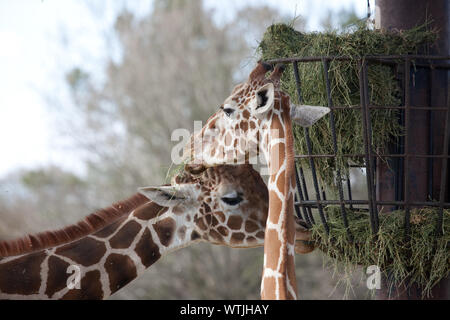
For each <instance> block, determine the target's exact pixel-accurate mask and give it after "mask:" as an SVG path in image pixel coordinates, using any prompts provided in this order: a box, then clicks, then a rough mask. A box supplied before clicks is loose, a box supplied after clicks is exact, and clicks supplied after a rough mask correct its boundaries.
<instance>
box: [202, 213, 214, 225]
mask: <svg viewBox="0 0 450 320" xmlns="http://www.w3.org/2000/svg"><path fill="white" fill-rule="evenodd" d="M203 219H204V220H205V224H206V225H207V226H210V225H211V223H212V216H211V215H210V214H207V215H205V216H204V218H203Z"/></svg>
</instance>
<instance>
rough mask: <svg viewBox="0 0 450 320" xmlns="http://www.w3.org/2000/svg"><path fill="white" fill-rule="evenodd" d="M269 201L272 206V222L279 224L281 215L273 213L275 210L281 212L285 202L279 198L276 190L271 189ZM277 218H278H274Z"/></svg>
mask: <svg viewBox="0 0 450 320" xmlns="http://www.w3.org/2000/svg"><path fill="white" fill-rule="evenodd" d="M269 203H270V208H269V212H270V213H269V218H268V219H270V222H272V223H273V224H278V220H279V218H280V216H279V215H274V214H271V213H273V212H276V213H277V212H281V208H282V207H283V203H282V201H281V199H280V198H278V195H277V194H276V193H275V191H270V192H269ZM274 219H276V220H274Z"/></svg>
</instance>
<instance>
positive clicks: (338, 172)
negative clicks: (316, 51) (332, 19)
mask: <svg viewBox="0 0 450 320" xmlns="http://www.w3.org/2000/svg"><path fill="white" fill-rule="evenodd" d="M322 64H323V72H324V76H325V83H326V88H327V98H328V107H329V108H332V107H333V99H332V98H331V86H330V79H329V75H328V69H329V68H328V67H329V66H328V60H326V59H322ZM330 128H331V135H332V137H333V150H334V154H335V156H338V148H337V138H336V127H335V122H334V111H333V109H331V111H330ZM336 163H337V162H336ZM336 175H337V186H338V191H339V201H340V205H341V213H342V221H343V223H344V227H345V228H346V229H347V235H348V236H349V238H350V239H351V234H350V229H349V228H348V219H347V212H346V210H345V205H344V191H343V188H342V177H341V169H340V168H339V165H337V166H336Z"/></svg>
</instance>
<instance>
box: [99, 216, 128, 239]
mask: <svg viewBox="0 0 450 320" xmlns="http://www.w3.org/2000/svg"><path fill="white" fill-rule="evenodd" d="M126 219H127V217H126V216H125V217H122V218H120V219H119V220H117V221H116V222H114V223H112V224H110V225H109V226H106V227H104V228H103V229H101V230H100V231H98V232H96V233H94V236H96V237H99V238H106V237H109V236H110V235H112V234H113V233H114V232H115V231H116V230H117V228H118V227H120V225H121V224H122V223H123V222H124V221H125V220H126Z"/></svg>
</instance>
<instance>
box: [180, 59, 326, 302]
mask: <svg viewBox="0 0 450 320" xmlns="http://www.w3.org/2000/svg"><path fill="white" fill-rule="evenodd" d="M283 70H284V66H283V65H282V64H278V65H276V66H275V68H272V66H271V65H269V64H267V63H263V62H258V64H257V66H256V67H255V68H254V70H253V71H252V72H251V73H250V75H249V77H248V80H247V81H246V82H244V83H241V84H239V85H237V86H236V87H235V88H234V89H233V91H232V93H231V95H230V96H229V97H228V98H226V99H225V101H224V103H223V104H222V105H221V106H220V108H219V110H218V111H217V112H216V113H215V114H213V115H212V116H211V117H210V118H209V119H208V121H207V122H206V124H205V126H204V127H203V128H202V130H200V131H199V132H197V133H194V135H192V136H191V141H190V144H189V146H188V147H187V148H186V149H185V158H186V159H187V160H188V162H190V163H193V164H196V165H198V164H203V165H205V166H214V165H219V164H223V163H226V164H239V163H253V162H250V160H251V159H255V157H258V156H259V155H260V154H262V155H263V156H264V159H265V160H266V163H267V165H268V169H269V175H270V177H269V183H268V189H269V214H268V221H267V227H266V233H265V246H264V252H265V259H264V271H263V279H262V283H261V297H262V298H263V299H296V297H297V284H296V279H295V263H294V254H293V252H294V241H295V224H294V223H295V222H294V192H295V178H294V142H293V133H292V121H294V122H296V123H297V124H299V125H301V126H305V127H308V126H311V125H313V124H314V123H315V122H316V121H318V120H319V119H321V118H322V117H323V116H325V115H326V114H327V113H328V112H329V111H330V109H329V108H327V107H313V106H296V105H292V104H291V103H290V98H289V96H288V95H287V94H286V93H284V92H282V91H281V88H280V78H281V74H282V72H283ZM269 71H272V72H271V74H270V75H269V76H268V77H266V73H268V72H269Z"/></svg>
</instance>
